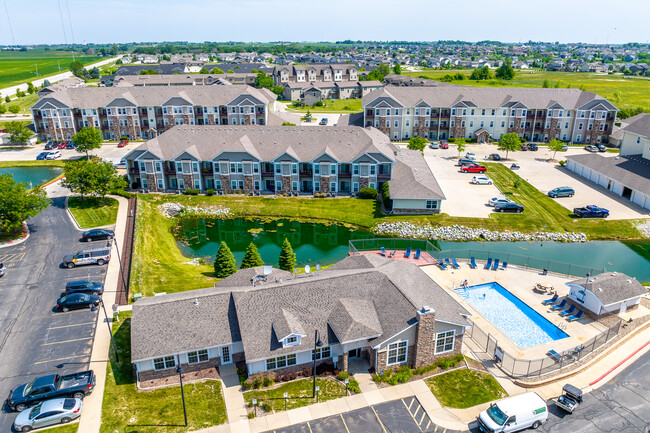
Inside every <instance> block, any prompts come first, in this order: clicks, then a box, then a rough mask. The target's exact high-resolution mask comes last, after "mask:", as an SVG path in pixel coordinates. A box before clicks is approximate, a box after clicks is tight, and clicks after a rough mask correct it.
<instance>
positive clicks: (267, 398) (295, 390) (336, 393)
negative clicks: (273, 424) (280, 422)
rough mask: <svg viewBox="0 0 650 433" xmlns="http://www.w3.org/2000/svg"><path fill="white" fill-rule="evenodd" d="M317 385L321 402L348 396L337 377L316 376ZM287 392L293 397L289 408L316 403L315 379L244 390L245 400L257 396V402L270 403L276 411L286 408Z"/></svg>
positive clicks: (288, 402)
mask: <svg viewBox="0 0 650 433" xmlns="http://www.w3.org/2000/svg"><path fill="white" fill-rule="evenodd" d="M316 386H318V387H320V391H319V392H318V401H319V402H323V401H327V400H334V399H336V398H341V397H345V396H346V393H345V385H343V384H342V383H341V382H339V381H337V380H335V379H320V378H316ZM285 392H286V393H288V394H289V397H292V398H288V399H287V410H290V409H295V408H297V407H303V406H309V405H310V404H315V403H316V399H315V398H311V396H312V392H313V381H312V380H311V379H301V380H296V381H293V382H287V383H285V384H283V385H280V386H279V387H277V388H273V389H268V390H254V391H246V392H244V400H246V403H249V404H250V403H251V402H252V401H253V399H254V398H256V399H257V404H259V405H262V404H264V403H269V404H270V405H271V407H272V408H273V409H274V410H275V411H276V412H279V411H283V410H284V398H283V396H284V393H285ZM295 397H301V398H295Z"/></svg>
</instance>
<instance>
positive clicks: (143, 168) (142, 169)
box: [140, 161, 147, 173]
mask: <svg viewBox="0 0 650 433" xmlns="http://www.w3.org/2000/svg"><path fill="white" fill-rule="evenodd" d="M140 171H141V172H143V173H144V172H145V171H147V170H146V166H145V164H144V162H142V161H140Z"/></svg>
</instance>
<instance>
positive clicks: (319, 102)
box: [314, 101, 323, 107]
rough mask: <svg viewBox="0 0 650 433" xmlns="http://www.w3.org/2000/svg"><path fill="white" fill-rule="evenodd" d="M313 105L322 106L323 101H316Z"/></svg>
mask: <svg viewBox="0 0 650 433" xmlns="http://www.w3.org/2000/svg"><path fill="white" fill-rule="evenodd" d="M314 106H315V107H322V106H323V101H318V102H316V103H315V104H314Z"/></svg>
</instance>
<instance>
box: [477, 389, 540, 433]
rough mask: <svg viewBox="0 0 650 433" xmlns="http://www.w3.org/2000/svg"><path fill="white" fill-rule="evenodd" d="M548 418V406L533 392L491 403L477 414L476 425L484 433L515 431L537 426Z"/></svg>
mask: <svg viewBox="0 0 650 433" xmlns="http://www.w3.org/2000/svg"><path fill="white" fill-rule="evenodd" d="M547 419H548V408H547V407H546V402H545V401H544V399H542V397H540V396H539V395H537V393H534V392H528V393H526V394H522V395H517V396H515V397H509V398H506V399H504V400H501V401H498V402H496V403H492V404H491V405H490V407H489V408H488V409H487V410H484V411H483V412H481V413H480V414H479V417H478V420H477V421H478V426H479V428H480V429H481V431H483V432H486V433H497V432H515V431H520V430H524V429H527V428H528V427H532V428H538V427H539V426H541V425H542V423H544V422H546V420H547Z"/></svg>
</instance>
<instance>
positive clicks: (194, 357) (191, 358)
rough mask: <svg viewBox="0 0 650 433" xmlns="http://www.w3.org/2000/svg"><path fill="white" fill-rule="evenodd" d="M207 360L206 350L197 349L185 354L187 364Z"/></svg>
mask: <svg viewBox="0 0 650 433" xmlns="http://www.w3.org/2000/svg"><path fill="white" fill-rule="evenodd" d="M207 360H208V350H207V349H203V350H197V351H195V352H189V353H188V354H187V362H188V363H189V364H196V363H197V362H204V361H207Z"/></svg>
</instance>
